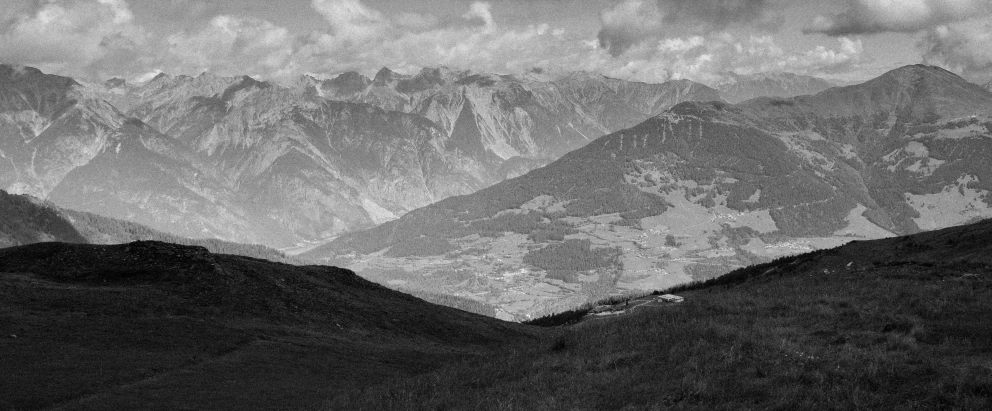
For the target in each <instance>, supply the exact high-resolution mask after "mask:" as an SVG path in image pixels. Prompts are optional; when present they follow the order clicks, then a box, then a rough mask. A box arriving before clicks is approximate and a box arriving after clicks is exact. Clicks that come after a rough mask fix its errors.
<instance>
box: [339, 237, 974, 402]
mask: <svg viewBox="0 0 992 411" xmlns="http://www.w3.org/2000/svg"><path fill="white" fill-rule="evenodd" d="M989 236H992V222H989V221H985V222H982V223H979V224H974V225H969V226H964V227H954V228H950V229H945V230H940V231H936V232H927V233H921V234H917V235H913V236H909V237H901V238H893V239H884V240H876V241H858V242H855V243H850V244H848V245H845V246H843V247H839V248H835V249H831V250H821V251H817V252H814V253H808V254H803V255H800V256H794V257H787V258H782V259H780V260H777V261H775V262H772V263H768V264H762V265H757V266H753V267H748V268H746V269H742V270H739V271H736V272H734V273H731V274H728V275H726V276H723V277H720V278H716V279H713V280H710V281H707V282H706V283H703V284H695V285H692V286H689V287H682V288H680V289H674V290H669V291H671V292H676V293H678V295H680V296H683V297H684V298H685V301H684V302H682V303H678V304H661V303H651V304H645V305H641V306H639V307H638V308H636V309H629V310H628V312H627V313H625V314H623V315H620V316H603V317H598V319H595V320H589V321H584V322H582V323H580V324H578V325H575V326H570V327H560V328H559V327H556V328H553V329H552V330H554V331H555V332H556V333H555V334H551V335H548V336H547V337H546V339H545V340H544V341H543V343H542V344H540V345H536V346H534V347H532V348H531V349H529V350H524V351H522V352H518V353H516V354H515V355H512V356H506V357H497V358H488V359H486V360H485V361H477V362H470V363H468V364H464V365H460V366H452V367H448V368H445V369H442V370H438V371H435V372H433V373H431V374H428V375H424V376H419V377H416V378H413V379H411V380H408V381H403V382H402V383H398V382H392V383H387V384H384V385H383V386H380V387H374V388H369V389H366V390H364V391H363V392H361V393H351V394H350V395H347V396H341V397H338V398H336V399H335V400H333V401H331V402H330V403H329V404H327V406H325V408H324V409H351V410H375V409H396V408H402V407H403V406H405V405H406V404H416V407H420V408H421V409H437V408H444V409H452V410H464V409H475V408H478V405H479V404H485V403H488V402H490V401H491V399H493V398H500V399H503V402H502V404H503V406H504V407H507V408H511V409H544V408H554V409H678V410H681V409H687V410H688V409H692V410H699V409H772V408H781V409H819V410H846V409H856V408H861V407H864V408H866V409H873V410H875V409H877V410H902V409H936V408H948V409H969V410H979V409H986V408H988V407H989V406H990V405H992V403H990V398H989V395H988V394H989V389H990V388H992V370H990V369H989V367H988V358H989V355H990V354H992V352H990V347H992V334H989V333H988V330H989V328H990V327H992V244H990V243H989V242H988V241H987V239H988V238H989ZM630 305H631V306H633V305H634V303H631V304H630ZM715 387H719V388H715Z"/></svg>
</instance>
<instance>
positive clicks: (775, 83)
mask: <svg viewBox="0 0 992 411" xmlns="http://www.w3.org/2000/svg"><path fill="white" fill-rule="evenodd" d="M834 86H835V85H834V84H832V83H830V82H829V81H826V80H823V79H821V78H817V77H812V76H802V75H798V74H792V73H758V74H748V75H741V74H736V73H727V78H726V80H724V81H722V82H720V83H719V84H717V85H716V86H715V88H716V89H717V90H720V95H721V96H722V97H723V98H724V99H725V100H726V101H729V102H731V103H740V102H742V101H745V100H750V99H753V98H758V97H795V96H804V95H812V94H816V93H819V92H821V91H823V90H826V89H828V88H831V87H834Z"/></svg>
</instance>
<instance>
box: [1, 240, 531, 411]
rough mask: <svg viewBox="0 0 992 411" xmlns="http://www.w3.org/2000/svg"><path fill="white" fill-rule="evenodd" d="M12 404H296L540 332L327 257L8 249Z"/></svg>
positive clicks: (6, 353) (5, 402)
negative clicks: (284, 260)
mask: <svg viewBox="0 0 992 411" xmlns="http://www.w3.org/2000/svg"><path fill="white" fill-rule="evenodd" d="M0 336H2V338H0V368H2V369H3V372H2V373H0V392H2V393H3V395H0V409H2V410H11V409H16V410H33V409H48V408H52V407H55V408H58V409H107V410H121V409H231V410H234V409H239V410H240V409H293V408H298V407H300V406H303V405H306V404H312V403H314V402H318V403H319V402H320V401H322V400H323V399H325V398H329V397H333V396H334V395H336V394H339V393H341V392H344V391H346V390H349V389H355V388H357V387H364V386H368V385H371V384H374V383H379V382H382V381H386V380H389V379H390V378H395V377H402V376H409V375H413V374H417V373H423V372H425V371H429V370H431V369H434V368H436V367H438V366H440V365H442V364H447V363H451V362H453V361H461V360H464V359H466V358H472V357H474V356H478V355H482V354H488V353H491V352H492V351H494V350H495V349H497V348H498V347H512V346H513V345H514V344H515V343H517V342H521V341H527V340H528V339H529V337H528V336H529V332H528V331H527V329H526V328H525V327H524V326H520V325H515V324H510V323H504V322H501V321H497V320H493V319H490V318H486V317H482V316H478V315H474V314H470V313H466V312H463V311H458V310H454V309H450V308H446V307H440V306H434V305H431V304H428V303H426V302H424V301H421V300H419V299H416V298H413V297H411V296H408V295H405V294H401V293H397V292H394V291H391V290H389V289H386V288H384V287H382V286H379V285H376V284H374V283H371V282H368V281H366V280H363V279H361V278H359V277H358V276H356V275H355V274H354V273H353V272H351V271H348V270H343V269H339V268H334V267H326V266H302V267H301V266H292V265H286V264H280V263H273V262H269V261H264V260H259V259H253V258H248V257H240V256H234V255H224V254H212V253H210V252H208V251H207V250H206V249H205V248H202V247H195V246H180V245H174V244H168V243H161V242H135V243H130V244H121V245H88V244H67V243H39V244H32V245H25V246H17V247H11V248H6V249H0Z"/></svg>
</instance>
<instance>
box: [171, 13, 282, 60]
mask: <svg viewBox="0 0 992 411" xmlns="http://www.w3.org/2000/svg"><path fill="white" fill-rule="evenodd" d="M165 43H166V50H167V54H166V55H165V57H164V59H163V60H161V61H160V62H159V65H160V66H164V68H167V70H166V71H173V72H176V71H178V72H185V73H200V72H203V71H211V72H218V73H239V74H253V75H271V74H272V73H274V72H278V71H279V70H280V69H282V68H283V67H285V66H286V65H287V64H288V63H289V60H290V59H291V57H292V55H293V52H294V49H295V47H296V38H295V37H294V36H293V35H292V34H290V33H289V30H287V29H286V28H283V27H279V26H276V25H274V24H272V23H270V22H268V21H265V20H261V19H256V18H251V17H244V18H242V17H235V16H229V15H220V16H217V17H214V18H213V19H212V20H210V23H209V24H208V25H207V26H206V27H204V28H203V29H201V30H199V31H197V32H194V33H177V34H173V35H171V36H169V37H167V38H166V40H165Z"/></svg>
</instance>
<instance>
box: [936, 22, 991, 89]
mask: <svg viewBox="0 0 992 411" xmlns="http://www.w3.org/2000/svg"><path fill="white" fill-rule="evenodd" d="M919 45H920V48H921V49H922V52H923V57H924V58H925V59H926V60H927V61H928V62H933V63H940V64H943V65H946V66H947V67H949V68H951V69H952V70H955V71H958V72H960V73H962V74H964V75H965V76H966V77H971V78H972V79H974V80H975V81H983V82H984V81H989V80H990V79H992V78H990V77H992V17H987V18H983V19H975V20H969V21H964V22H959V23H954V24H949V25H942V26H939V27H936V28H934V29H931V30H928V31H927V32H926V33H925V34H924V36H923V37H922V39H921V40H920V44H919Z"/></svg>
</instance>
